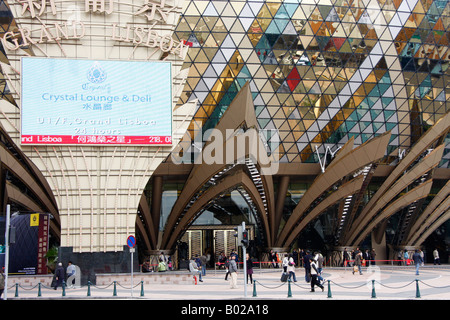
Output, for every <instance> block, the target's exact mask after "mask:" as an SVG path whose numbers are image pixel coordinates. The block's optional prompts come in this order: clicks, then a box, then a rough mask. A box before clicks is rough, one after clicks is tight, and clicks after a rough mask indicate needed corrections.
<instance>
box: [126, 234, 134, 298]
mask: <svg viewBox="0 0 450 320" xmlns="http://www.w3.org/2000/svg"><path fill="white" fill-rule="evenodd" d="M135 245H136V238H135V237H134V236H133V235H131V236H129V237H128V239H127V246H128V248H130V255H131V297H133V253H134V251H135V249H134V246H135Z"/></svg>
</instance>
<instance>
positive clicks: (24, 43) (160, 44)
mask: <svg viewBox="0 0 450 320" xmlns="http://www.w3.org/2000/svg"><path fill="white" fill-rule="evenodd" d="M16 1H17V3H18V4H20V5H21V6H22V8H21V13H20V14H21V15H22V16H24V17H25V16H31V18H37V19H39V18H40V17H41V16H43V15H44V14H51V15H53V16H56V15H57V12H58V10H57V9H58V8H57V2H56V1H55V0H16ZM84 2H85V3H84V12H87V13H88V12H91V13H93V14H107V15H110V14H112V13H114V12H115V11H114V9H115V5H118V4H119V2H118V1H114V0H85V1H84ZM142 2H143V4H142V6H140V8H139V9H137V11H135V12H134V13H133V15H135V16H141V17H144V18H145V19H146V21H148V22H151V23H150V24H149V25H148V26H136V27H132V26H130V25H129V24H127V25H126V26H125V27H123V26H118V25H117V24H115V23H113V24H111V25H110V30H111V33H110V39H111V40H113V41H119V42H128V43H132V44H133V45H134V46H136V47H138V46H143V47H147V48H156V49H159V50H161V51H163V52H168V53H171V54H177V55H178V56H179V57H180V58H184V56H185V55H186V53H187V48H188V46H186V44H185V41H183V40H182V41H176V40H174V39H173V38H172V37H171V36H169V35H161V34H160V32H157V31H156V30H154V29H153V28H154V27H155V26H156V25H157V24H158V23H163V24H167V23H172V24H175V23H176V21H175V19H176V18H175V17H176V9H180V7H179V0H173V1H172V3H173V4H168V1H167V0H161V1H160V2H156V1H149V0H146V1H145V0H143V1H142ZM58 4H59V5H61V3H58ZM59 11H62V9H59ZM171 14H172V17H173V18H172V20H173V21H169V20H170V16H171ZM39 21H40V20H39ZM85 36H86V26H85V24H84V22H83V21H81V20H70V21H69V20H68V21H60V22H58V21H54V20H52V21H51V22H50V21H49V22H47V23H44V22H41V27H40V28H38V29H30V28H27V27H22V28H19V29H18V30H17V31H8V32H5V33H4V35H3V37H2V38H1V41H2V44H3V47H4V48H5V49H7V50H10V51H15V50H18V49H21V48H22V49H24V48H28V47H29V46H32V45H39V44H43V43H54V42H59V41H61V40H81V39H83V38H84V37H85ZM40 50H42V48H41V49H40Z"/></svg>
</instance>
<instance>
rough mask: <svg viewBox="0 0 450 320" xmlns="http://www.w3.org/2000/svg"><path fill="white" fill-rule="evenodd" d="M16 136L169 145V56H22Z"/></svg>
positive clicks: (38, 141)
mask: <svg viewBox="0 0 450 320" xmlns="http://www.w3.org/2000/svg"><path fill="white" fill-rule="evenodd" d="M21 76H22V78H21V79H22V91H21V92H22V94H21V142H22V144H32V145H36V144H59V145H65V144H67V145H74V144H75V145H78V144H83V145H84V144H89V145H117V144H120V145H154V144H159V145H170V144H171V143H172V74H171V64H170V62H150V61H149V62H138V61H111V60H107V61H106V60H75V59H50V58H35V57H25V58H22V71H21Z"/></svg>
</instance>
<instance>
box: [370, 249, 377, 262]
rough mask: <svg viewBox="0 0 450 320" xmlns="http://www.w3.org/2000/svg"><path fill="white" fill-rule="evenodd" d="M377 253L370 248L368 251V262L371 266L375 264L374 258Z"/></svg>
mask: <svg viewBox="0 0 450 320" xmlns="http://www.w3.org/2000/svg"><path fill="white" fill-rule="evenodd" d="M376 257H377V254H376V252H375V249H372V251H371V252H370V264H371V265H372V266H374V265H375V260H376Z"/></svg>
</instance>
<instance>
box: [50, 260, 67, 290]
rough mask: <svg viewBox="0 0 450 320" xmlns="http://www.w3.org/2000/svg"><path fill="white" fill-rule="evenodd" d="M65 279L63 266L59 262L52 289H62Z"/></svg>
mask: <svg viewBox="0 0 450 320" xmlns="http://www.w3.org/2000/svg"><path fill="white" fill-rule="evenodd" d="M65 278H66V274H65V271H64V268H63V265H62V263H61V262H59V263H58V266H57V267H56V270H55V286H54V287H53V288H54V289H55V290H56V289H57V288H58V286H60V287H62V286H63V285H64V279H65Z"/></svg>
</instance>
